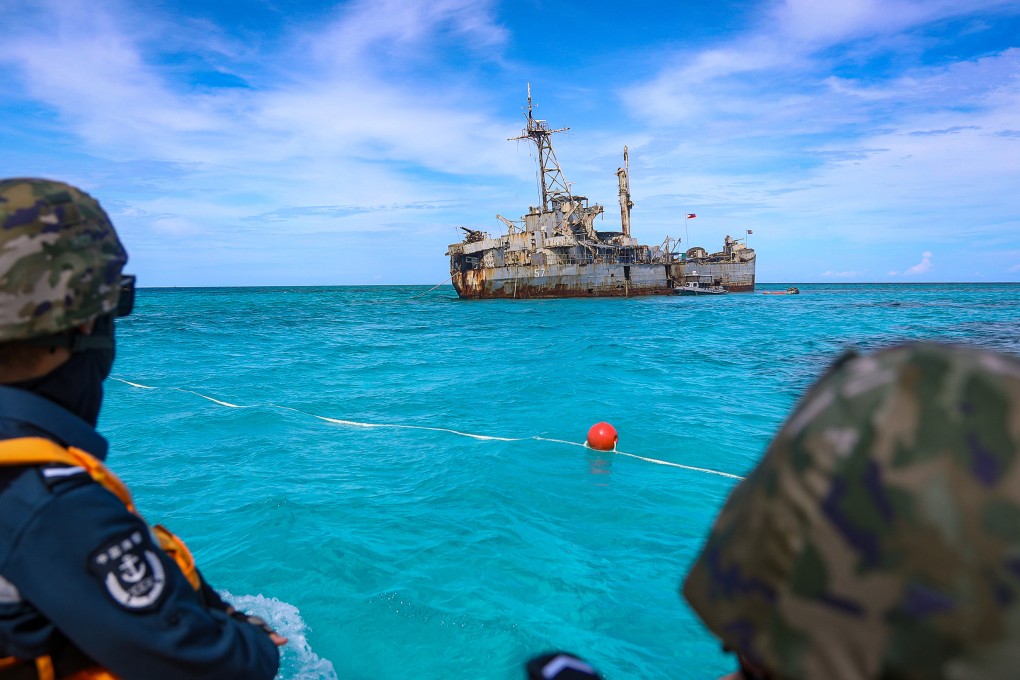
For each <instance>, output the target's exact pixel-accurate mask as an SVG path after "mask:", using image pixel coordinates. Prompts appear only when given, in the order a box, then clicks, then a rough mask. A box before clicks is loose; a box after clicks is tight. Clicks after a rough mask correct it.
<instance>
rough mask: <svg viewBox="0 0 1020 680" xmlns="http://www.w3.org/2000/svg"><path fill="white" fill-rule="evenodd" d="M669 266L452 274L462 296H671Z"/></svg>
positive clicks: (533, 268) (576, 266)
mask: <svg viewBox="0 0 1020 680" xmlns="http://www.w3.org/2000/svg"><path fill="white" fill-rule="evenodd" d="M670 267H671V265H666V264H631V265H619V264H601V263H592V264H571V265H546V266H543V267H536V266H520V267H492V268H483V269H468V270H465V271H456V272H454V273H453V278H452V281H453V287H454V288H455V289H456V291H457V295H459V296H460V297H462V298H467V299H474V300H485V299H495V298H511V299H532V298H566V297H637V296H642V295H672V294H673V288H674V285H675V284H674V281H673V279H672V278H671V273H670V272H671V268H670Z"/></svg>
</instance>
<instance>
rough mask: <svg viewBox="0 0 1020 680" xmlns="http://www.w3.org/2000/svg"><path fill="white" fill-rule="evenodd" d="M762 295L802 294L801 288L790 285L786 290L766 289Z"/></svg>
mask: <svg viewBox="0 0 1020 680" xmlns="http://www.w3.org/2000/svg"><path fill="white" fill-rule="evenodd" d="M762 295H800V288H796V287H794V286H790V287H789V288H787V289H786V290H765V291H762Z"/></svg>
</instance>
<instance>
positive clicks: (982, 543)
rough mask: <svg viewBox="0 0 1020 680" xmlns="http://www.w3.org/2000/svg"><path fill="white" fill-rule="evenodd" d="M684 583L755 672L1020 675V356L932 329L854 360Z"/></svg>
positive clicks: (803, 417)
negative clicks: (915, 340)
mask: <svg viewBox="0 0 1020 680" xmlns="http://www.w3.org/2000/svg"><path fill="white" fill-rule="evenodd" d="M682 592H683V594H684V596H685V597H686V598H687V600H688V601H689V602H690V604H691V606H692V607H693V608H694V610H695V611H696V612H697V613H698V615H699V616H700V617H701V618H702V620H703V621H704V622H705V624H706V625H707V626H708V628H709V629H710V630H711V631H712V632H714V633H715V634H716V635H717V636H718V637H720V638H721V639H722V641H723V643H724V645H725V647H726V648H728V649H730V650H732V651H735V652H736V653H737V654H738V655H739V658H740V661H741V666H742V674H743V676H744V677H748V678H755V677H757V678H770V679H773V680H775V679H793V678H824V679H826V680H850V679H859V678H951V679H953V680H964V679H975V678H1014V677H1017V675H1018V673H1020V361H1018V360H1017V359H1016V358H1013V357H1009V356H1004V355H1001V354H996V353H993V352H988V351H981V350H978V349H973V348H966V347H957V346H946V345H939V344H926V343H921V344H911V345H905V346H901V347H896V348H892V349H888V350H884V351H881V352H878V353H876V354H874V355H871V356H861V357H852V358H848V359H846V360H844V361H841V362H839V363H838V364H837V365H836V366H835V367H834V368H833V369H831V370H830V372H829V373H828V374H827V375H826V376H824V377H823V378H822V379H821V380H820V381H819V382H818V383H817V384H816V385H815V386H814V387H813V388H812V389H810V390H809V392H808V393H807V394H806V396H805V397H804V398H803V400H802V401H801V403H800V404H799V405H798V407H797V408H796V410H795V411H794V413H793V414H792V415H791V416H790V418H789V419H788V420H787V422H786V423H785V424H784V426H783V427H782V429H781V430H780V432H779V434H778V435H777V436H776V437H775V439H774V440H773V441H772V443H771V445H770V446H769V448H768V450H767V451H766V452H765V455H764V457H763V459H762V460H761V462H760V464H759V465H758V466H757V468H756V469H755V470H754V471H753V473H752V474H751V475H750V476H749V477H748V478H747V479H746V480H744V481H743V482H741V483H740V485H739V486H738V487H737V488H736V489H735V490H734V491H733V493H732V495H731V496H730V498H729V500H728V501H727V502H726V505H725V507H724V508H723V510H722V511H721V513H720V514H719V516H718V518H717V519H716V522H715V525H714V527H713V528H712V531H711V534H710V536H709V537H708V540H707V542H706V544H705V546H704V548H703V549H702V551H701V554H700V555H699V557H698V558H697V560H696V562H695V563H694V565H693V567H692V568H691V570H690V572H689V574H688V576H687V578H686V581H685V583H684V585H683V588H682ZM737 677H740V674H738V676H737Z"/></svg>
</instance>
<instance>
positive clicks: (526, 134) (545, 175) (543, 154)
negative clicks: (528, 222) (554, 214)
mask: <svg viewBox="0 0 1020 680" xmlns="http://www.w3.org/2000/svg"><path fill="white" fill-rule="evenodd" d="M532 109H533V107H532V103H531V83H528V115H527V120H528V126H527V127H526V128H524V129H523V130H521V134H520V136H518V137H510V138H509V141H511V142H513V141H519V140H522V139H528V140H531V141H532V142H534V143H535V146H536V147H538V167H539V170H540V172H539V180H540V182H541V184H542V211H543V212H547V211H549V209H550V206H549V202H550V199H552V200H553V201H555V202H562V201H563V200H564V199H567V200H568V202H569V199H570V187H569V186H568V185H567V182H566V180H565V179H564V178H563V170H561V169H560V163H559V161H558V160H556V152H555V151H553V147H552V140H551V137H552V135H553V133H556V132H564V131H565V130H569V129H570V128H560V129H559V130H550V129H549V124H548V123H546V122H545V121H544V120H538V119H536V118H535V116H534V114H533V111H532Z"/></svg>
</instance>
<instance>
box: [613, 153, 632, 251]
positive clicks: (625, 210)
mask: <svg viewBox="0 0 1020 680" xmlns="http://www.w3.org/2000/svg"><path fill="white" fill-rule="evenodd" d="M616 177H617V178H618V179H619V180H620V225H621V226H622V227H623V235H624V236H627V237H629V236H630V209H631V208H633V207H634V203H633V202H632V201H631V200H630V158H629V156H628V154H627V147H623V167H622V168H619V169H618V170H617V171H616Z"/></svg>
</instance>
